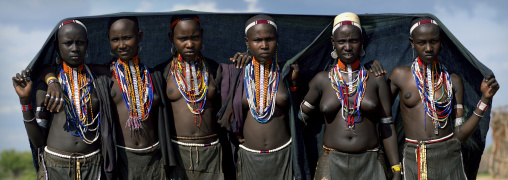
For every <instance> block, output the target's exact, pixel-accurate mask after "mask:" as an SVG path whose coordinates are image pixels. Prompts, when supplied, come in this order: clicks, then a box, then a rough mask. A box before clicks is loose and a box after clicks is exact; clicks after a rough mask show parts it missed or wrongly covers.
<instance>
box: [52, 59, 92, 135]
mask: <svg viewBox="0 0 508 180" xmlns="http://www.w3.org/2000/svg"><path fill="white" fill-rule="evenodd" d="M84 70H86V71H84ZM93 79H94V78H93V76H92V73H90V69H88V67H87V66H86V65H85V64H83V63H82V64H81V65H80V66H79V67H77V68H73V67H70V66H68V65H67V63H65V62H64V63H62V65H61V66H60V73H59V74H58V80H59V82H60V83H61V85H62V90H63V93H64V100H65V106H64V107H65V115H66V121H67V129H68V130H69V132H70V133H71V134H72V135H73V136H77V137H80V138H81V139H82V140H83V142H85V143H87V144H92V143H94V142H95V141H97V139H98V138H99V134H100V130H99V127H100V118H99V113H97V114H96V116H95V117H94V118H93V119H92V120H89V118H88V109H90V113H91V114H92V116H93V111H92V110H93V108H92V102H91V96H92V95H91V88H92V82H93ZM96 120H97V123H96V122H95V121H96ZM93 125H95V127H92V126H93ZM89 131H90V132H94V131H95V136H94V138H92V139H88V137H87V136H86V135H85V133H86V132H89ZM74 132H76V133H74Z"/></svg>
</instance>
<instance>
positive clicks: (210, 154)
mask: <svg viewBox="0 0 508 180" xmlns="http://www.w3.org/2000/svg"><path fill="white" fill-rule="evenodd" d="M171 141H172V142H173V148H174V150H175V152H176V154H175V158H176V164H177V165H176V167H175V168H173V170H172V172H171V179H175V180H180V179H214V180H221V179H224V173H223V171H222V147H221V145H220V143H219V140H217V141H214V142H212V143H209V144H196V143H183V142H179V141H176V140H171Z"/></svg>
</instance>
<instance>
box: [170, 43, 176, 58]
mask: <svg viewBox="0 0 508 180" xmlns="http://www.w3.org/2000/svg"><path fill="white" fill-rule="evenodd" d="M171 54H173V56H174V55H176V48H175V45H174V44H171Z"/></svg>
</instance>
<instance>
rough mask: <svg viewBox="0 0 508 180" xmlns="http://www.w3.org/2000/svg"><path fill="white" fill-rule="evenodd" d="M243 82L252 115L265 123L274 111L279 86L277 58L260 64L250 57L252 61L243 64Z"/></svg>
mask: <svg viewBox="0 0 508 180" xmlns="http://www.w3.org/2000/svg"><path fill="white" fill-rule="evenodd" d="M244 84H245V87H246V88H245V89H246V91H245V95H246V96H247V101H248V103H249V107H250V112H251V114H252V116H253V117H254V118H255V119H256V121H258V122H259V123H267V122H268V121H270V118H271V117H272V115H273V113H274V109H275V98H276V96H277V89H278V87H279V66H278V65H277V59H275V62H273V61H272V60H270V61H268V62H265V63H263V64H260V63H259V62H258V61H257V60H256V58H252V62H251V63H249V64H248V65H247V66H245V79H244Z"/></svg>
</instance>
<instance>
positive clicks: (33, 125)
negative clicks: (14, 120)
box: [20, 99, 45, 147]
mask: <svg viewBox="0 0 508 180" xmlns="http://www.w3.org/2000/svg"><path fill="white" fill-rule="evenodd" d="M20 103H21V105H22V106H23V105H25V108H24V109H23V122H24V124H25V129H26V132H27V134H28V138H29V139H30V142H31V143H32V144H33V145H34V146H36V147H42V146H43V145H44V141H45V138H44V135H43V133H42V130H41V128H40V127H39V125H38V124H37V121H36V120H35V114H34V111H33V110H32V109H31V108H30V109H27V107H28V105H30V104H31V101H30V100H29V99H21V100H20Z"/></svg>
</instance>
